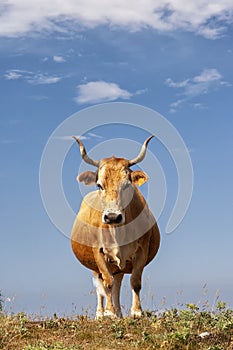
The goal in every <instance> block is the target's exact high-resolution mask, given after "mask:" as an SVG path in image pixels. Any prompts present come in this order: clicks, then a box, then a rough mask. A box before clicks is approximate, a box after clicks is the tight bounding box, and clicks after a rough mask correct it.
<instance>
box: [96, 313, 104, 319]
mask: <svg viewBox="0 0 233 350" xmlns="http://www.w3.org/2000/svg"><path fill="white" fill-rule="evenodd" d="M103 317H104V313H103V311H96V314H95V320H101V319H102V318H103Z"/></svg>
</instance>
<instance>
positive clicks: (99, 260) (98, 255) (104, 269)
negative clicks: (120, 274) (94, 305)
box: [93, 248, 116, 317]
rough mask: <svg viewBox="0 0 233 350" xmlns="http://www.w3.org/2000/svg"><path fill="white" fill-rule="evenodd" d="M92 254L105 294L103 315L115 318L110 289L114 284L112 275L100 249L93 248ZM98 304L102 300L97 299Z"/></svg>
mask: <svg viewBox="0 0 233 350" xmlns="http://www.w3.org/2000/svg"><path fill="white" fill-rule="evenodd" d="M93 254H94V258H95V261H96V264H97V266H98V269H99V272H100V274H101V276H102V279H103V285H104V290H105V294H106V305H105V310H104V315H105V316H111V317H115V316H116V315H115V310H114V307H113V303H112V287H113V282H114V278H113V275H112V273H111V270H110V267H109V264H108V262H107V261H106V259H105V256H104V253H103V251H102V249H99V248H93ZM97 296H98V294H97ZM99 298H100V297H99ZM98 302H99V303H102V302H103V298H101V299H99V300H98Z"/></svg>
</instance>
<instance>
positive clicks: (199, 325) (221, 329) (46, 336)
mask: <svg viewBox="0 0 233 350" xmlns="http://www.w3.org/2000/svg"><path fill="white" fill-rule="evenodd" d="M0 349H4V350H76V349H85V350H86V349H99V350H103V349H118V350H121V349H124V350H128V349H129V350H130V349H166V350H175V349H180V350H182V349H190V350H194V349H195V350H196V349H200V350H207V349H208V350H228V349H229V350H233V311H232V310H230V309H227V307H226V305H225V303H222V302H219V303H218V305H217V308H216V311H215V312H208V311H204V310H202V311H200V310H198V307H197V306H196V305H193V304H187V305H186V308H185V309H183V310H177V309H171V310H167V311H165V312H164V313H163V314H161V315H157V314H156V313H154V312H149V311H148V312H145V314H144V316H143V318H141V319H140V320H136V319H132V318H127V317H126V318H123V319H103V320H98V321H95V320H93V319H90V318H88V317H86V316H77V318H76V319H69V318H56V317H54V318H52V319H47V320H42V321H33V320H31V319H29V318H28V317H27V316H26V315H25V314H23V313H19V314H16V315H6V314H4V312H1V313H0Z"/></svg>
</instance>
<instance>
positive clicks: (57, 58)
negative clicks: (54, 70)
mask: <svg viewBox="0 0 233 350" xmlns="http://www.w3.org/2000/svg"><path fill="white" fill-rule="evenodd" d="M53 61H54V62H56V63H63V62H66V60H65V58H64V57H63V56H53Z"/></svg>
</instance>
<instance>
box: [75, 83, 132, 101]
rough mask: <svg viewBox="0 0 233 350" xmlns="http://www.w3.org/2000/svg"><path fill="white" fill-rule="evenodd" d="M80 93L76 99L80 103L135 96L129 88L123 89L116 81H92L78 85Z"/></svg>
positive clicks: (124, 98) (126, 98)
mask: <svg viewBox="0 0 233 350" xmlns="http://www.w3.org/2000/svg"><path fill="white" fill-rule="evenodd" d="M77 90H78V94H77V97H76V98H75V101H76V102H77V103H78V104H84V103H86V104H91V103H98V102H107V101H115V100H118V99H123V100H128V99H130V97H132V96H133V94H132V93H130V92H129V91H127V90H123V89H121V88H120V87H119V85H117V84H115V83H108V82H106V81H92V82H89V83H86V84H81V85H78V86H77Z"/></svg>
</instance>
